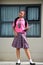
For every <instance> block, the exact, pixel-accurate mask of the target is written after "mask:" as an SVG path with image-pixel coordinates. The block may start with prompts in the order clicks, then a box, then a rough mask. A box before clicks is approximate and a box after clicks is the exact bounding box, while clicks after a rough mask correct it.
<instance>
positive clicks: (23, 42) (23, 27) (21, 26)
mask: <svg viewBox="0 0 43 65" xmlns="http://www.w3.org/2000/svg"><path fill="white" fill-rule="evenodd" d="M24 16H25V11H20V12H19V17H17V18H16V19H15V21H14V22H13V31H14V34H15V38H14V40H13V43H12V46H13V47H15V48H16V55H17V63H16V65H20V63H21V62H20V48H23V49H24V51H25V53H26V55H27V57H28V59H29V61H30V65H35V63H34V62H33V61H32V58H31V55H30V51H29V49H28V48H29V45H28V43H27V39H26V31H27V30H28V23H27V22H26V20H25V19H24Z"/></svg>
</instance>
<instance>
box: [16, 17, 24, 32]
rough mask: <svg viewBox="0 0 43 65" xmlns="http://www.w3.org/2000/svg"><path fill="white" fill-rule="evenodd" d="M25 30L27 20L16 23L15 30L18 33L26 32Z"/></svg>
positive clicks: (19, 20)
mask: <svg viewBox="0 0 43 65" xmlns="http://www.w3.org/2000/svg"><path fill="white" fill-rule="evenodd" d="M24 29H25V20H24V18H19V19H18V20H17V22H16V27H15V30H16V32H24V31H23V30H24Z"/></svg>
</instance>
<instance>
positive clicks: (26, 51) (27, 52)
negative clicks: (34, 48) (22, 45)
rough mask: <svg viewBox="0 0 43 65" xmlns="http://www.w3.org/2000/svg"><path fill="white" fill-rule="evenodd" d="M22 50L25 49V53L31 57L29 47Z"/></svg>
mask: <svg viewBox="0 0 43 65" xmlns="http://www.w3.org/2000/svg"><path fill="white" fill-rule="evenodd" d="M24 50H25V53H26V55H27V57H28V59H31V55H30V51H29V49H24Z"/></svg>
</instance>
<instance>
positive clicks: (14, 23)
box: [13, 17, 19, 28]
mask: <svg viewBox="0 0 43 65" xmlns="http://www.w3.org/2000/svg"><path fill="white" fill-rule="evenodd" d="M18 19H19V17H17V18H15V20H14V26H13V28H15V26H16V22H17V20H18Z"/></svg>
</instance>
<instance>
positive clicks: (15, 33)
mask: <svg viewBox="0 0 43 65" xmlns="http://www.w3.org/2000/svg"><path fill="white" fill-rule="evenodd" d="M12 27H13V31H14V35H15V36H17V32H16V31H15V25H14V22H13V24H12Z"/></svg>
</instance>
